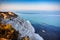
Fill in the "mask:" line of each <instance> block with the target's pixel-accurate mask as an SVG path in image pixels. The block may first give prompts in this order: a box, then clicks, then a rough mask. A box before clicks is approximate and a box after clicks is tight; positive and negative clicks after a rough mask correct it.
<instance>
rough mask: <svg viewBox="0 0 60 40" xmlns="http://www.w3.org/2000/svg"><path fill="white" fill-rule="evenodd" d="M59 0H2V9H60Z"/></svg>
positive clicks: (0, 2) (0, 7)
mask: <svg viewBox="0 0 60 40" xmlns="http://www.w3.org/2000/svg"><path fill="white" fill-rule="evenodd" d="M59 2H60V1H59V0H29V1H28V0H0V11H1V10H8V11H20V10H47V11H56V10H60V8H59V6H60V3H59Z"/></svg>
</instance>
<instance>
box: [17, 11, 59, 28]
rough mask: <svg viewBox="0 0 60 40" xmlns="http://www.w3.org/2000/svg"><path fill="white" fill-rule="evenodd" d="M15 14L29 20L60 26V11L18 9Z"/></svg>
mask: <svg viewBox="0 0 60 40" xmlns="http://www.w3.org/2000/svg"><path fill="white" fill-rule="evenodd" d="M17 14H19V15H20V16H21V17H22V18H24V19H26V20H30V21H31V22H37V23H40V24H42V23H46V24H49V25H54V26H57V27H60V11H20V12H17Z"/></svg>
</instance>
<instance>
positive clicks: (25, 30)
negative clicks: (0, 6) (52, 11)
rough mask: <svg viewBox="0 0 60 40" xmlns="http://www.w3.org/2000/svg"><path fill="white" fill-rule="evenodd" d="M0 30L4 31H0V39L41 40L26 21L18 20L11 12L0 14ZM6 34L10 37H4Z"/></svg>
mask: <svg viewBox="0 0 60 40" xmlns="http://www.w3.org/2000/svg"><path fill="white" fill-rule="evenodd" d="M4 25H5V26H4ZM2 26H3V27H2ZM0 29H2V30H4V32H3V31H1V30H0V35H1V36H0V39H7V40H43V38H42V37H41V36H39V35H38V34H36V33H35V29H34V28H33V26H32V25H31V23H30V22H29V21H28V20H24V19H22V18H20V17H19V16H18V15H16V14H14V13H13V12H0ZM10 32H12V33H10ZM3 33H4V34H3ZM8 33H10V34H11V35H10V37H9V38H7V36H5V37H4V35H7V34H8ZM2 35H3V36H2ZM8 36H9V35H8ZM11 36H12V37H11ZM14 38H15V39H14Z"/></svg>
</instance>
